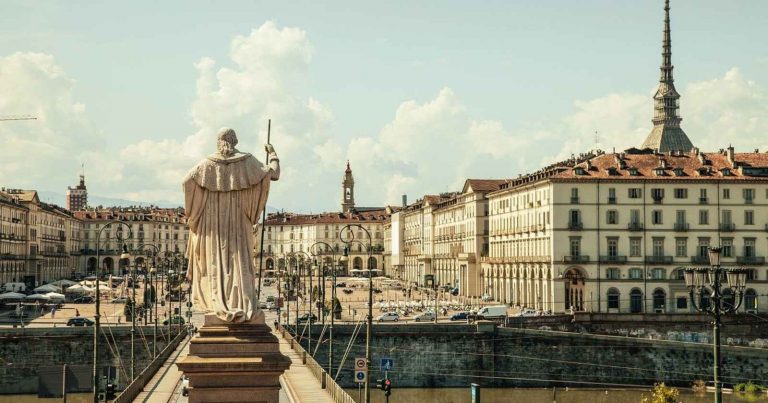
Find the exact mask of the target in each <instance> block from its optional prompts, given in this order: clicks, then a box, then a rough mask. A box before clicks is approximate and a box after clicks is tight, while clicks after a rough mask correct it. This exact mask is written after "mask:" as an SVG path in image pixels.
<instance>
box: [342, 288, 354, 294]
mask: <svg viewBox="0 0 768 403" xmlns="http://www.w3.org/2000/svg"><path fill="white" fill-rule="evenodd" d="M342 291H343V292H344V294H352V290H350V289H349V288H345V289H343V290H342Z"/></svg>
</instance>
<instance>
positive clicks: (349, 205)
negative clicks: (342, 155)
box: [341, 161, 355, 213]
mask: <svg viewBox="0 0 768 403" xmlns="http://www.w3.org/2000/svg"><path fill="white" fill-rule="evenodd" d="M354 208H355V179H354V178H352V168H350V167H349V161H347V169H346V170H345V171H344V180H343V181H342V182H341V211H342V212H343V213H349V212H350V211H352V210H353V209H354Z"/></svg>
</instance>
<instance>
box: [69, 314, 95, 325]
mask: <svg viewBox="0 0 768 403" xmlns="http://www.w3.org/2000/svg"><path fill="white" fill-rule="evenodd" d="M67 326H93V321H92V320H90V319H88V318H85V317H82V316H76V317H74V318H69V320H68V321H67Z"/></svg>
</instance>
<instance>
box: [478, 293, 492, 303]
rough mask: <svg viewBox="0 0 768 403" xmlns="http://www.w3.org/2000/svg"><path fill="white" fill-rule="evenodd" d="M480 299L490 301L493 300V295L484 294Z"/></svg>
mask: <svg viewBox="0 0 768 403" xmlns="http://www.w3.org/2000/svg"><path fill="white" fill-rule="evenodd" d="M480 299H481V300H483V301H491V300H493V297H491V296H490V295H488V294H485V295H483V296H482V297H481V298H480Z"/></svg>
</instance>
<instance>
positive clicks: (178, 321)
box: [163, 315, 185, 326]
mask: <svg viewBox="0 0 768 403" xmlns="http://www.w3.org/2000/svg"><path fill="white" fill-rule="evenodd" d="M171 323H172V324H174V325H183V324H184V323H185V322H184V318H182V317H181V315H174V316H172V317H171ZM163 326H168V319H166V320H164V321H163Z"/></svg>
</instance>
